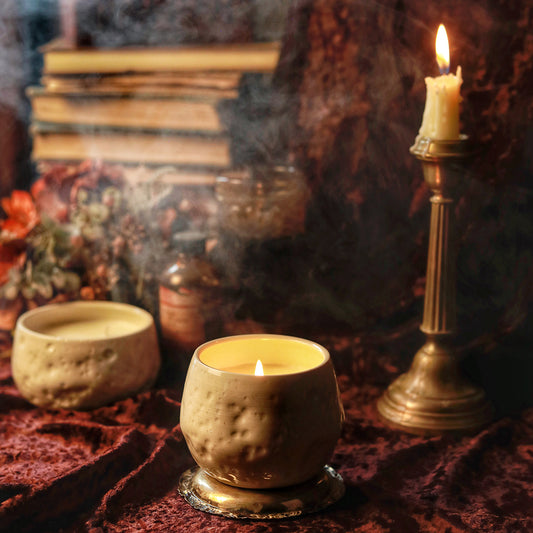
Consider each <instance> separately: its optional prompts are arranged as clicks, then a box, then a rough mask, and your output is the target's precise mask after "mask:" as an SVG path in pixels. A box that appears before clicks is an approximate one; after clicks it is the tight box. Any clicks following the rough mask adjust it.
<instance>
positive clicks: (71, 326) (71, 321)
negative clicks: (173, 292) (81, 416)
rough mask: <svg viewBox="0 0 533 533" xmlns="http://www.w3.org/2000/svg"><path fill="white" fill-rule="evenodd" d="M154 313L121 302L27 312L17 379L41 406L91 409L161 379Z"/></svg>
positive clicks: (15, 362) (16, 352) (20, 326)
mask: <svg viewBox="0 0 533 533" xmlns="http://www.w3.org/2000/svg"><path fill="white" fill-rule="evenodd" d="M159 366H160V355H159V347H158V344H157V335H156V330H155V325H154V321H153V318H152V316H151V315H150V314H149V313H148V312H146V311H144V310H142V309H139V308H138V307H134V306H132V305H127V304H122V303H116V302H94V301H93V302H69V303H62V304H52V305H45V306H43V307H38V308H37V309H33V310H32V311H28V312H27V313H24V314H23V315H22V316H21V317H20V318H19V319H18V321H17V325H16V328H15V335H14V342H13V354H12V368H13V379H14V381H15V384H16V385H17V387H18V389H19V390H20V392H21V394H22V395H23V396H24V397H25V398H26V399H27V400H29V401H30V402H32V403H34V404H35V405H40V406H43V407H54V408H57V407H61V408H67V409H89V408H93V407H98V406H101V405H105V404H106V403H109V402H111V401H114V400H117V399H119V398H122V397H125V396H127V395H129V394H133V393H135V392H137V391H139V390H141V389H143V388H146V387H149V386H150V385H151V384H153V382H154V381H155V378H156V376H157V373H158V371H159Z"/></svg>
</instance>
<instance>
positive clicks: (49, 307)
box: [15, 300, 154, 344]
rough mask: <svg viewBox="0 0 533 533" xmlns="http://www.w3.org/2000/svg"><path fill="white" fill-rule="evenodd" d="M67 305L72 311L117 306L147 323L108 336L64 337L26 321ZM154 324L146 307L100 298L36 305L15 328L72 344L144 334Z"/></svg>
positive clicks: (44, 338)
mask: <svg viewBox="0 0 533 533" xmlns="http://www.w3.org/2000/svg"><path fill="white" fill-rule="evenodd" d="M67 307H72V308H73V309H72V311H73V312H74V310H75V309H76V308H79V309H83V308H87V309H88V308H91V307H92V308H95V307H102V308H107V309H113V308H115V309H116V310H117V311H125V312H127V313H130V314H137V315H139V316H141V317H143V318H145V319H146V323H145V324H144V325H143V324H141V325H139V327H138V328H137V329H135V330H133V331H131V332H129V333H122V334H119V335H108V336H105V337H104V336H102V337H95V336H87V337H83V338H72V337H63V336H60V335H51V334H49V333H42V332H40V331H36V330H35V329H33V328H31V327H29V326H28V325H27V324H26V322H27V321H28V320H29V319H31V318H33V317H34V316H36V315H41V314H48V313H50V312H53V311H54V310H57V309H65V308H67ZM121 318H125V315H122V316H121ZM153 324H154V319H153V317H152V315H151V314H150V313H149V312H148V311H145V310H144V309H141V308H140V307H136V306H134V305H130V304H126V303H122V302H110V301H106V300H98V301H94V300H91V301H74V302H62V303H54V304H46V305H42V306H40V307H36V308H35V309H30V310H29V311H26V312H25V313H23V314H22V315H20V317H19V318H18V320H17V323H16V325H15V330H20V331H24V332H25V333H26V334H28V335H32V336H34V337H37V338H42V339H43V340H50V339H53V340H55V341H62V342H65V343H72V344H80V343H86V342H87V341H89V340H90V341H92V342H95V341H96V342H99V341H106V342H109V341H110V340H114V339H125V338H128V337H133V336H136V335H139V334H144V333H145V332H147V331H149V330H150V329H151V328H152V326H153Z"/></svg>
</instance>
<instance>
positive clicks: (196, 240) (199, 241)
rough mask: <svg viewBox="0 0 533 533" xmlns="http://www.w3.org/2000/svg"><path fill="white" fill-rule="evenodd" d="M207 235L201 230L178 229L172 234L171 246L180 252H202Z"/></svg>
mask: <svg viewBox="0 0 533 533" xmlns="http://www.w3.org/2000/svg"><path fill="white" fill-rule="evenodd" d="M206 241H207V235H206V234H205V233H203V232H201V231H179V232H177V233H174V235H172V241H171V242H172V246H173V247H174V248H177V249H178V250H179V251H181V252H187V253H194V254H202V253H204V252H205V244H206Z"/></svg>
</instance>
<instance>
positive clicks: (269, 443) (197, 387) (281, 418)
mask: <svg viewBox="0 0 533 533" xmlns="http://www.w3.org/2000/svg"><path fill="white" fill-rule="evenodd" d="M250 357H251V358H252V359H255V357H258V358H261V359H262V361H263V363H265V368H266V365H268V364H269V363H270V364H272V365H278V364H283V363H285V362H287V361H292V363H293V366H294V372H293V373H285V374H277V375H267V376H255V375H247V374H240V373H236V372H232V371H227V370H221V368H228V367H230V368H231V367H232V366H234V367H238V366H239V365H242V364H243V363H247V362H249V360H250ZM342 421H343V410H342V405H341V402H340V397H339V392H338V387H337V381H336V378H335V372H334V370H333V365H332V362H331V359H330V356H329V353H328V351H327V350H326V349H325V348H323V347H322V346H319V345H318V344H315V343H313V342H311V341H307V340H304V339H299V338H296V337H286V336H281V335H238V336H234V337H226V338H223V339H217V340H215V341H211V342H208V343H205V344H203V345H202V346H200V347H199V348H198V349H197V350H196V351H195V353H194V355H193V358H192V360H191V364H190V366H189V370H188V373H187V378H186V381H185V388H184V392H183V399H182V405H181V419H180V422H181V429H182V431H183V434H184V436H185V439H186V441H187V445H188V446H189V450H190V451H191V454H192V456H193V457H194V459H195V460H196V462H197V463H198V465H199V466H200V467H201V468H202V469H203V470H204V471H205V472H206V473H207V474H209V475H210V476H212V477H214V478H215V479H217V480H218V481H221V482H222V483H226V484H229V485H232V486H236V487H240V488H251V489H268V488H281V487H287V486H290V485H296V484H299V483H303V482H305V481H308V480H310V479H312V478H314V477H315V476H317V475H319V474H320V472H321V471H322V469H323V467H324V465H325V464H326V463H327V461H328V460H329V459H330V457H331V454H332V452H333V448H334V447H335V443H336V442H337V439H338V438H339V435H340V431H341V424H342Z"/></svg>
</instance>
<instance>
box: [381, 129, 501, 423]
mask: <svg viewBox="0 0 533 533" xmlns="http://www.w3.org/2000/svg"><path fill="white" fill-rule="evenodd" d="M410 151H411V153H412V154H413V155H414V156H415V157H417V158H418V159H420V160H421V161H422V166H423V170H424V179H425V181H426V183H427V185H428V186H429V188H430V189H431V190H432V192H433V196H432V197H431V200H430V201H431V221H430V235H429V247H428V262H427V275H426V294H425V300H424V315H423V319H422V325H421V327H420V329H421V331H422V332H424V333H425V335H426V343H425V344H424V345H423V346H422V348H420V350H419V351H418V352H417V353H416V355H415V357H414V359H413V363H412V365H411V368H410V369H409V371H408V372H406V373H405V374H402V375H401V376H400V377H399V378H398V379H396V381H394V382H393V383H392V384H391V385H390V386H389V388H388V389H387V391H386V392H385V394H384V395H383V396H382V397H381V398H380V400H379V402H378V410H379V412H380V414H381V416H382V417H383V418H384V419H385V420H386V421H387V422H388V423H390V424H392V425H393V426H396V427H400V428H402V429H404V430H406V431H409V432H414V433H443V432H449V431H454V432H460V431H470V430H473V429H478V428H479V427H481V426H483V425H484V424H486V423H487V422H488V421H489V420H490V417H491V409H490V405H489V403H488V402H487V399H486V397H485V394H484V392H483V390H482V389H480V388H479V387H477V386H475V385H473V384H472V383H470V382H469V380H468V379H467V378H466V377H465V376H464V375H463V374H462V371H461V368H460V364H459V357H458V355H457V353H456V351H455V349H454V347H453V336H454V333H455V328H456V258H455V255H456V246H455V242H454V231H453V226H454V217H453V205H454V200H453V195H452V191H453V188H454V185H455V183H456V181H457V178H458V174H459V172H458V171H459V170H460V165H458V163H459V162H461V160H463V159H464V158H466V157H467V156H468V155H469V143H468V141H467V139H466V137H462V138H461V139H459V140H458V141H434V140H431V139H428V138H424V137H417V139H416V142H415V144H414V146H412V147H411V150H410Z"/></svg>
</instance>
